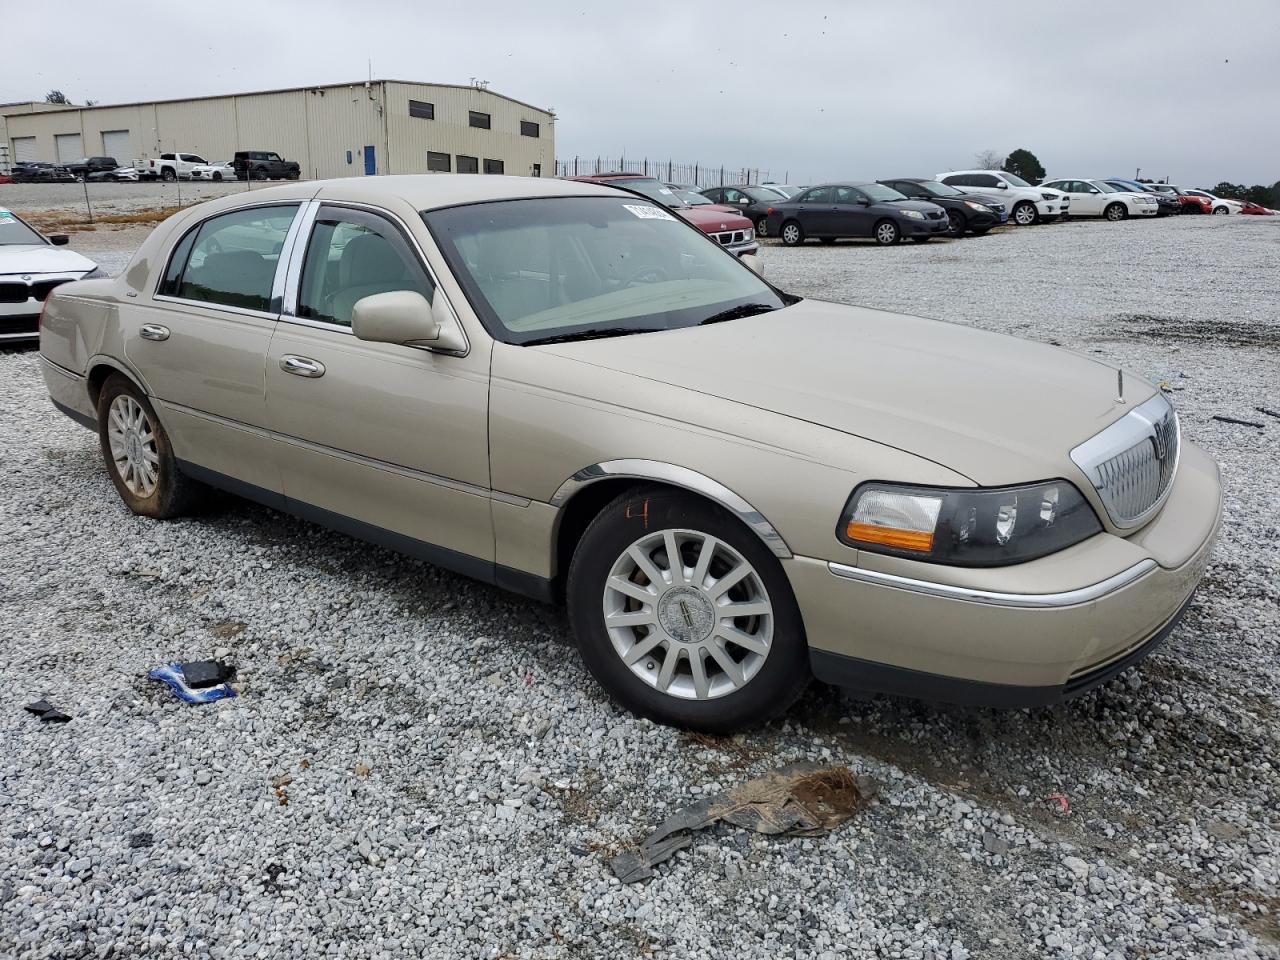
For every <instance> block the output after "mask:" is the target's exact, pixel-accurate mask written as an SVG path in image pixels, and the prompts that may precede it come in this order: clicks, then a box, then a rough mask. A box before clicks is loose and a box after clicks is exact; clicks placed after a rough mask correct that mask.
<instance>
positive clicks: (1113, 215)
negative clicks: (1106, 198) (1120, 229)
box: [1102, 203, 1129, 222]
mask: <svg viewBox="0 0 1280 960" xmlns="http://www.w3.org/2000/svg"><path fill="white" fill-rule="evenodd" d="M1102 215H1103V216H1104V217H1106V218H1107V219H1108V220H1111V221H1112V222H1114V221H1116V220H1123V219H1125V218H1126V217H1127V216H1129V211H1128V209H1127V208H1126V207H1125V205H1124V204H1123V203H1112V204H1108V205H1107V209H1106V210H1104V211H1103V212H1102Z"/></svg>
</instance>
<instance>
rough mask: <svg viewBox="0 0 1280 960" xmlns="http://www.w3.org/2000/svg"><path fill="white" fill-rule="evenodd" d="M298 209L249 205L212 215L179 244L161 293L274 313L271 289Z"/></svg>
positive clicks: (294, 207) (276, 307)
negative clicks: (241, 208)
mask: <svg viewBox="0 0 1280 960" xmlns="http://www.w3.org/2000/svg"><path fill="white" fill-rule="evenodd" d="M297 209H298V208H297V207H296V206H294V205H292V204H290V205H288V206H280V207H250V208H249V209H246V210H236V211H234V212H232V213H224V214H222V216H219V217H211V218H210V219H208V220H206V221H205V222H204V223H202V224H201V225H200V226H199V227H198V228H197V229H195V230H192V231H191V232H190V233H188V234H187V236H186V237H184V238H183V240H182V242H181V243H179V244H178V247H177V249H176V250H175V251H174V253H173V257H172V259H171V260H170V262H169V267H168V269H167V270H166V271H165V278H164V281H163V282H162V283H161V287H160V291H159V292H160V293H162V294H168V295H169V296H175V297H181V298H182V299H184V300H197V301H200V302H202V303H214V304H220V305H222V306H227V307H241V308H243V309H246V310H261V311H264V312H267V311H269V312H275V311H276V310H277V309H278V306H277V305H274V304H272V302H271V287H272V284H273V282H274V281H275V276H276V267H277V265H278V264H279V262H280V251H281V249H283V247H284V238H285V235H286V234H287V233H288V232H289V226H290V224H292V223H293V218H294V215H295V214H296V213H297Z"/></svg>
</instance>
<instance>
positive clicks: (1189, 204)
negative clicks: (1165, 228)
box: [1147, 183, 1213, 213]
mask: <svg viewBox="0 0 1280 960" xmlns="http://www.w3.org/2000/svg"><path fill="white" fill-rule="evenodd" d="M1147 186H1148V187H1150V188H1151V189H1152V190H1159V191H1160V192H1161V193H1164V194H1168V195H1169V196H1171V197H1176V198H1177V200H1178V202H1179V203H1180V204H1182V211H1181V212H1182V213H1213V201H1212V200H1210V199H1208V198H1207V197H1198V196H1196V195H1195V194H1194V193H1187V191H1185V190H1183V189H1182V188H1181V187H1175V186H1174V185H1173V184H1172V183H1148V184H1147Z"/></svg>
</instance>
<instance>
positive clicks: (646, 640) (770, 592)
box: [567, 487, 810, 733]
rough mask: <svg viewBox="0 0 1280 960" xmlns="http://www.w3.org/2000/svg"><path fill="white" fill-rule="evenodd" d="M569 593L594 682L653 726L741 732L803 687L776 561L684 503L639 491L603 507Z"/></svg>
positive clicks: (796, 636)
mask: <svg viewBox="0 0 1280 960" xmlns="http://www.w3.org/2000/svg"><path fill="white" fill-rule="evenodd" d="M567 593H568V603H569V618H570V622H571V623H572V625H573V631H574V635H575V636H576V638H577V641H578V648H579V650H580V651H581V652H582V658H583V660H584V661H585V662H586V664H587V667H588V668H589V669H590V670H591V673H592V675H593V676H595V678H596V679H597V680H598V681H599V682H600V684H601V685H602V686H603V687H604V688H605V689H606V690H607V691H608V692H609V693H610V695H612V696H613V698H614V699H615V700H617V701H618V702H619V703H620V704H622V705H623V706H624V707H626V708H627V709H629V710H631V711H633V712H635V713H638V714H640V715H641V716H646V717H649V718H651V719H653V720H656V721H658V722H660V723H668V724H672V725H674V726H679V727H686V728H688V729H692V730H702V731H706V732H709V733H727V732H731V731H734V730H739V729H742V728H743V727H746V726H749V725H753V724H757V723H760V722H762V721H764V720H767V719H769V718H771V717H774V716H776V715H778V714H780V713H782V712H783V711H785V710H786V709H787V708H788V707H790V706H791V704H792V703H794V702H795V700H796V698H797V697H799V696H800V694H801V692H803V690H804V688H805V686H806V685H807V684H808V682H809V676H810V674H809V658H808V646H807V643H806V641H805V636H804V626H803V623H802V621H801V619H800V612H799V608H798V607H797V605H796V602H795V598H794V596H792V593H791V587H790V585H789V584H788V583H787V578H786V576H785V575H784V574H783V572H782V567H781V565H780V564H779V563H778V560H777V558H776V557H775V556H774V555H773V554H772V553H771V552H770V551H769V549H768V548H767V547H766V546H765V545H764V542H763V541H761V540H760V538H759V537H757V536H756V535H755V534H754V533H753V532H751V530H749V529H748V528H746V527H745V526H743V524H742V523H741V522H740V521H739V520H738V519H736V518H735V517H733V516H732V515H731V514H729V513H727V512H725V511H724V510H723V509H722V508H720V507H718V506H716V505H714V504H711V503H709V502H707V501H705V500H702V499H701V498H699V497H696V496H693V495H692V494H688V493H684V492H683V491H674V490H669V489H664V488H660V487H637V488H635V489H633V490H631V491H628V492H627V493H624V494H623V495H622V496H620V497H618V498H617V499H616V500H614V501H613V502H612V503H611V504H609V505H608V506H607V507H605V508H604V510H602V511H601V512H600V514H599V515H598V516H597V517H596V519H595V520H594V521H593V522H592V523H591V525H590V526H589V527H588V528H587V531H586V533H585V534H583V537H582V542H581V543H580V544H579V545H578V549H577V551H576V552H575V553H574V556H573V561H572V563H571V565H570V568H569V583H568V591H567Z"/></svg>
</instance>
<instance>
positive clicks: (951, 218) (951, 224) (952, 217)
mask: <svg viewBox="0 0 1280 960" xmlns="http://www.w3.org/2000/svg"><path fill="white" fill-rule="evenodd" d="M964 231H965V219H964V214H963V213H961V212H960V211H959V210H948V211H947V234H948V235H949V236H952V237H963V236H964Z"/></svg>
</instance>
